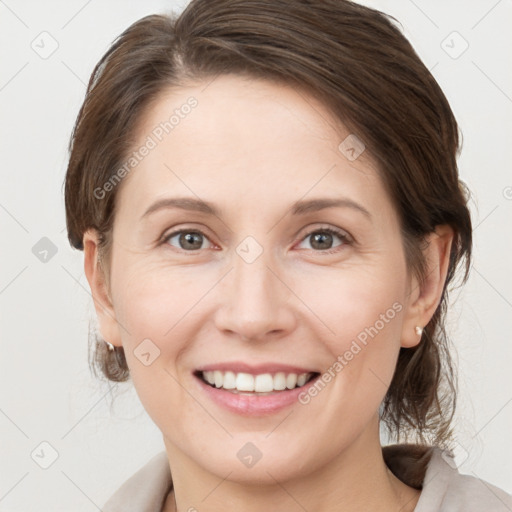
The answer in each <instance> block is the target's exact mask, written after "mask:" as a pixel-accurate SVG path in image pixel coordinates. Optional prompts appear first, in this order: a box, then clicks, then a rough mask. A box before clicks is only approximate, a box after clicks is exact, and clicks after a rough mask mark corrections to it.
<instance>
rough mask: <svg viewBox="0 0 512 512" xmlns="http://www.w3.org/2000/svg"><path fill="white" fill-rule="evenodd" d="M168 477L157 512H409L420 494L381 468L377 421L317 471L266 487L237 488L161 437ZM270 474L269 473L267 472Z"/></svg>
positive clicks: (253, 484)
mask: <svg viewBox="0 0 512 512" xmlns="http://www.w3.org/2000/svg"><path fill="white" fill-rule="evenodd" d="M164 442H165V444H166V451H167V455H168V457H169V460H170V461H171V462H170V467H171V472H172V475H173V490H172V491H171V492H170V493H169V495H168V496H167V499H166V502H165V505H164V507H163V509H162V512H185V511H187V512H188V511H195V510H196V509H197V510H200V511H201V512H219V511H221V510H222V511H223V512H235V511H237V512H238V511H239V510H244V512H262V511H267V510H315V511H316V512H334V511H339V510H343V511H345V512H355V511H358V512H362V511H367V510H379V512H397V511H400V512H413V511H414V508H415V506H416V503H417V501H418V499H419V495H420V491H418V490H416V489H414V488H412V487H409V486H407V485H406V484H404V483H403V482H401V481H400V480H399V479H398V478H396V477H395V476H394V475H393V473H391V471H390V470H389V469H388V467H387V466H386V464H385V462H384V459H383V456H382V447H381V445H380V439H379V431H378V418H377V417H375V418H374V421H372V425H370V426H369V427H368V428H367V429H366V430H365V431H364V432H363V433H362V434H361V436H359V438H358V439H356V440H355V441H354V442H353V443H352V444H351V445H350V446H348V447H347V448H346V449H344V450H343V451H341V452H340V453H338V454H337V455H335V456H334V457H333V458H332V459H331V460H330V461H328V462H327V463H326V464H324V465H323V466H321V467H319V468H318V469H315V470H313V471H309V470H308V468H307V467H304V466H303V467H302V470H301V471H300V473H297V474H295V475H294V476H293V477H290V478H289V479H286V480H284V479H281V480H280V481H277V480H275V479H274V480H273V481H272V482H271V483H265V484H260V483H257V484H256V483H250V484H247V483H246V482H243V483H240V482H235V481H231V480H229V479H228V477H226V476H225V475H224V476H221V475H215V474H212V473H210V472H208V471H205V470H204V469H203V468H201V467H200V466H198V465H197V464H195V463H194V461H192V460H191V459H190V458H188V457H187V456H186V455H185V454H184V453H183V452H182V451H180V450H178V449H177V448H176V446H174V445H171V444H170V442H169V441H168V440H167V439H166V438H165V437H164ZM269 474H270V472H269Z"/></svg>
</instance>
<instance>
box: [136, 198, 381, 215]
mask: <svg viewBox="0 0 512 512" xmlns="http://www.w3.org/2000/svg"><path fill="white" fill-rule="evenodd" d="M171 208H177V209H181V210H188V211H195V212H200V213H205V214H207V215H214V216H216V217H220V216H221V211H220V209H219V208H218V207H216V206H215V205H214V204H213V203H210V202H208V201H203V200H201V199H195V198H193V197H168V198H164V199H159V200H158V201H156V202H155V203H153V204H152V205H151V206H150V207H149V208H148V209H147V210H146V211H145V212H144V213H143V214H142V216H141V219H143V218H144V217H147V216H148V215H150V214H152V213H154V212H156V211H158V210H163V209H171ZM327 208H351V209H353V210H356V211H358V212H360V213H363V214H364V215H365V216H366V217H368V219H371V217H372V216H371V214H370V212H369V211H368V210H367V209H366V208H365V207H364V206H362V205H360V204H359V203H357V202H355V201H353V200H352V199H348V198H338V199H330V198H318V199H308V200H299V201H296V202H295V203H293V204H292V206H291V213H292V215H305V214H307V213H311V212H316V211H320V210H325V209H327Z"/></svg>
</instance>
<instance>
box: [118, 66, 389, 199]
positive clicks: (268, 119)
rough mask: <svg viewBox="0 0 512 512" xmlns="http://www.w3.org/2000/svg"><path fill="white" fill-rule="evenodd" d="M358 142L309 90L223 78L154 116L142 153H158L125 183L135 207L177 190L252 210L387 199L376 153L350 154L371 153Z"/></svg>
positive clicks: (173, 98)
mask: <svg viewBox="0 0 512 512" xmlns="http://www.w3.org/2000/svg"><path fill="white" fill-rule="evenodd" d="M354 136H355V134H350V132H349V131H348V130H347V129H346V128H345V127H344V126H343V125H342V124H341V122H340V121H339V120H337V119H336V118H334V117H333V115H332V114H331V113H330V112H329V110H328V109H326V108H325V107H324V106H323V105H322V104H321V103H319V102H318V101H317V100H316V99H315V98H313V97H311V96H308V95H306V94H305V93H304V92H302V91H299V90H296V89H294V88H292V87H290V86H284V85H281V84H276V83H272V82H267V81H263V80H255V79H251V78H247V77H241V76H235V75H226V76H219V77H217V78H215V79H213V80H212V81H209V82H208V81H205V82H201V83H198V84H194V85H190V86H187V87H181V88H173V89H169V90H167V91H165V92H164V93H162V94H161V95H160V96H159V97H158V98H156V100H155V101H153V102H152V104H151V105H150V106H149V107H148V108H147V110H146V112H145V113H144V116H143V117H142V119H141V122H140V124H139V127H138V129H137V143H136V144H135V147H134V150H135V151H139V152H140V149H141V148H142V146H143V145H146V146H151V147H150V149H149V150H148V151H144V153H146V154H145V156H144V157H143V158H142V159H140V161H138V162H137V164H136V165H135V166H134V167H133V169H132V171H130V173H129V174H128V176H127V178H125V180H124V181H125V183H123V188H125V187H127V190H126V193H125V192H123V194H122V195H123V196H125V198H126V197H127V196H128V197H129V200H130V204H131V206H132V207H135V208H142V207H143V206H144V204H146V203H147V201H148V200H150V199H154V198H155V197H156V198H158V197H160V196H165V195H167V194H168V193H169V192H177V193H179V194H182V195H183V194H186V195H192V194H193V195H196V196H200V197H205V198H213V199H218V200H219V201H224V202H226V201H229V202H231V203H232V204H237V206H241V205H242V203H241V201H242V197H243V198H244V202H243V205H252V206H254V205H257V204H258V202H261V201H262V200H265V202H266V203H275V202H277V203H279V202H284V201H285V200H286V201H287V202H294V201H296V200H297V199H299V198H300V197H302V196H304V195H305V194H312V195H318V194H316V193H325V192H329V193H330V194H331V196H332V195H333V194H334V193H335V192H336V191H339V192H343V195H344V196H360V197H361V196H368V195H369V194H370V195H371V194H372V193H373V194H374V195H375V196H379V195H381V196H382V195H383V194H384V195H385V193H384V189H383V187H382V184H381V182H380V178H379V175H378V172H377V170H376V166H375V164H374V161H373V159H372V158H371V156H370V155H369V151H368V152H367V151H366V150H364V151H363V152H362V153H361V154H360V156H359V157H358V158H356V159H354V158H353V156H354V151H352V153H348V154H347V152H346V150H347V148H348V149H349V150H351V149H354V148H355V150H356V151H357V152H360V151H361V149H363V148H364V146H357V144H358V143H359V142H360V141H358V140H357V136H355V138H354ZM347 141H348V142H347ZM354 141H355V145H354ZM127 185H128V186H127ZM288 199H289V201H288ZM374 199H375V198H374ZM381 199H382V200H384V201H386V200H387V198H386V197H382V198H381ZM121 200H122V199H121ZM251 201H254V202H253V203H252V202H251ZM243 205H242V206H243Z"/></svg>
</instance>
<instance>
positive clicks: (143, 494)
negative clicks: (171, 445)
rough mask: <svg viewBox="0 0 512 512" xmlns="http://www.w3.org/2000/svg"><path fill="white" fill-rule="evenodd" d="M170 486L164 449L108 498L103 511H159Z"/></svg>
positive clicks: (167, 462)
mask: <svg viewBox="0 0 512 512" xmlns="http://www.w3.org/2000/svg"><path fill="white" fill-rule="evenodd" d="M171 487H172V479H171V471H170V468H169V461H168V459H167V453H166V452H165V451H162V452H159V453H157V454H156V455H154V456H153V457H152V458H151V459H149V461H148V462H147V463H146V464H145V465H144V466H142V467H141V468H140V469H139V470H137V471H136V472H135V473H134V474H133V475H131V476H130V477H129V478H128V480H126V481H125V482H124V483H123V484H122V485H121V486H120V487H119V488H118V489H117V490H116V491H115V493H114V494H113V495H112V496H111V497H110V498H109V499H108V501H107V502H106V503H105V504H104V505H103V507H102V508H101V510H102V511H103V512H160V511H161V509H162V505H163V502H164V500H165V498H166V496H167V494H168V492H169V491H170V489H171Z"/></svg>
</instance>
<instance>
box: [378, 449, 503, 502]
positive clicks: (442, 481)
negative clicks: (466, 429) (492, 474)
mask: <svg viewBox="0 0 512 512" xmlns="http://www.w3.org/2000/svg"><path fill="white" fill-rule="evenodd" d="M383 457H384V459H385V461H386V464H387V465H388V467H389V468H390V469H391V471H392V472H393V473H394V474H395V475H396V476H397V477H398V478H400V480H402V481H403V482H405V483H406V484H407V485H410V486H411V487H415V488H416V489H421V495H420V498H419V500H418V503H417V505H416V508H415V509H414V512H482V510H486V511H487V510H488V511H493V512H510V511H512V495H510V494H508V493H506V492H505V491H504V490H503V489H500V488H499V487H496V486H495V485H492V484H490V483H489V482H487V481H485V480H482V479H480V478H477V477H475V476H471V475H465V474H461V473H460V472H459V470H458V468H457V465H456V463H455V460H454V456H453V453H452V452H451V451H449V450H443V449H441V448H439V447H437V446H419V445H407V444H401V445H390V446H385V447H383Z"/></svg>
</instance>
